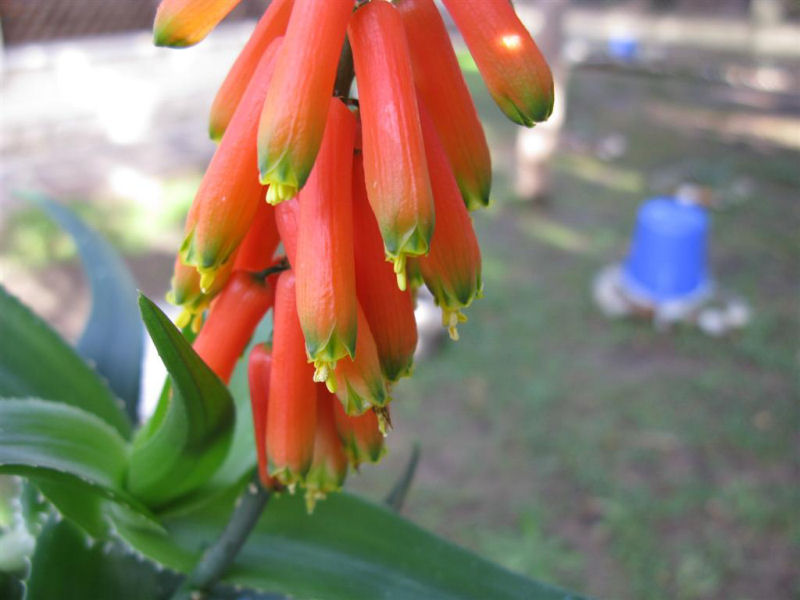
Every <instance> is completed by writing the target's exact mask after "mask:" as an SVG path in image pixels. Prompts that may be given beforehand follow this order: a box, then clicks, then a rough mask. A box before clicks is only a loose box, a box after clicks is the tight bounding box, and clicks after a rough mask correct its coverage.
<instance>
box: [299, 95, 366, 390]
mask: <svg viewBox="0 0 800 600" xmlns="http://www.w3.org/2000/svg"><path fill="white" fill-rule="evenodd" d="M330 105H331V107H330V110H329V112H328V123H327V125H326V126H325V134H324V135H323V138H322V145H321V147H320V151H319V154H318V156H317V161H316V163H315V164H314V168H313V170H312V171H311V176H310V177H309V178H308V183H307V184H306V186H305V187H304V188H303V190H302V191H301V192H300V194H299V196H298V200H299V203H300V223H299V229H298V238H297V251H296V258H295V260H294V262H292V267H293V268H294V272H295V275H296V277H297V313H298V315H299V317H300V325H301V326H302V328H303V334H304V335H305V339H306V351H307V352H308V356H309V359H310V360H312V361H313V362H314V367H315V368H316V374H315V379H316V381H326V380H327V379H328V373H329V371H330V370H332V369H334V368H336V362H337V361H338V360H339V359H340V358H343V357H345V356H349V357H351V358H352V357H353V356H354V354H355V351H356V337H357V327H356V326H357V321H356V281H355V267H354V264H353V211H352V183H351V178H352V170H353V143H354V139H355V132H356V118H355V116H353V113H351V112H350V110H348V108H347V107H346V106H345V105H344V103H343V102H342V101H341V100H339V99H338V98H331V99H330Z"/></svg>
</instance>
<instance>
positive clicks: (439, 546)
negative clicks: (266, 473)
mask: <svg viewBox="0 0 800 600" xmlns="http://www.w3.org/2000/svg"><path fill="white" fill-rule="evenodd" d="M233 498H234V497H233V496H230V495H229V496H228V497H227V498H221V499H220V500H218V501H217V502H214V503H211V504H208V505H206V506H204V507H202V508H201V509H199V510H195V511H192V512H190V513H184V514H180V515H174V516H172V517H167V518H165V519H164V525H165V527H166V528H167V532H166V533H161V534H159V533H156V532H153V531H146V530H138V529H135V528H131V527H127V526H125V525H124V524H122V525H117V529H118V531H119V533H120V535H121V536H122V537H123V538H124V539H125V540H127V541H128V542H129V543H130V544H131V545H132V546H133V547H134V548H135V549H137V550H138V551H140V552H142V553H143V554H145V555H146V556H149V557H151V558H153V559H155V560H158V561H159V562H161V563H162V564H164V565H166V566H168V567H170V568H172V569H175V570H177V571H181V572H187V571H189V570H190V569H191V568H192V567H193V566H194V564H195V562H196V561H197V558H198V555H199V551H200V549H202V548H204V547H205V546H206V545H208V544H209V543H211V542H213V541H214V540H215V539H216V538H217V536H218V535H219V531H220V530H221V528H222V527H223V526H224V525H225V523H226V522H227V520H228V517H229V515H230V512H231V508H232V501H233ZM224 581H226V582H229V583H232V584H237V585H243V586H247V587H251V588H255V589H262V590H271V591H278V592H283V593H286V594H291V595H292V597H294V598H298V599H305V598H309V599H310V598H325V599H326V600H361V599H363V600H371V599H374V598H380V597H386V594H387V593H391V598H393V599H395V600H402V599H406V598H407V599H409V600H412V599H418V598H443V599H444V598H447V599H451V600H452V599H456V598H460V599H464V600H466V599H469V598H476V599H481V600H485V599H486V598H492V599H493V600H503V599H511V598H514V599H520V600H522V599H525V600H551V599H552V600H568V599H570V598H573V599H576V598H578V597H577V596H573V595H570V594H568V593H566V592H564V591H561V590H558V589H556V588H552V587H549V586H546V585H544V584H538V583H535V582H533V581H531V580H529V579H526V578H524V577H521V576H519V575H515V574H513V573H510V572H508V571H505V570H504V569H502V568H500V567H497V566H495V565H493V564H492V563H490V562H488V561H486V560H484V559H481V558H479V557H477V556H475V555H473V554H470V553H469V552H466V551H465V550H462V549H460V548H458V547H456V546H454V545H452V544H450V543H448V542H445V541H443V540H441V539H438V538H436V537H434V536H433V535H431V534H430V533H427V532H425V531H424V530H422V529H420V528H419V527H417V526H416V525H413V524H412V523H410V522H408V521H406V520H404V519H402V518H400V517H398V516H397V515H396V514H394V513H393V512H392V511H391V510H389V509H388V508H384V507H381V506H378V505H375V504H371V503H369V502H366V501H364V500H361V499H359V498H357V497H355V496H352V495H349V494H346V493H340V494H332V495H331V496H330V497H329V498H327V499H326V500H325V501H324V502H320V503H319V504H318V505H317V507H316V509H315V511H314V514H313V515H308V514H307V513H306V510H305V504H304V501H303V499H302V497H300V496H299V495H298V496H290V495H283V496H281V497H278V498H273V499H272V500H271V501H270V503H269V504H268V506H267V510H266V511H265V512H264V513H263V515H262V517H261V519H260V521H259V522H258V525H257V526H256V528H255V529H254V530H253V532H252V533H251V535H250V537H249V539H248V541H247V543H246V544H245V546H244V547H243V548H242V550H241V552H240V553H239V555H238V556H237V558H236V561H235V562H234V564H233V566H232V567H231V569H230V570H229V572H228V574H227V575H226V576H225V578H224Z"/></svg>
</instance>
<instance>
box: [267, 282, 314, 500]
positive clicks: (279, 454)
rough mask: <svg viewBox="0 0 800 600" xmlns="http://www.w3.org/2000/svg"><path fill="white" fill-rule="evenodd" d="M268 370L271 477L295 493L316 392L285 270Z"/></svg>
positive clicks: (308, 450)
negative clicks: (270, 364) (270, 366)
mask: <svg viewBox="0 0 800 600" xmlns="http://www.w3.org/2000/svg"><path fill="white" fill-rule="evenodd" d="M271 371H272V373H271V375H270V384H269V403H268V405H267V462H268V465H269V474H270V475H271V476H272V477H275V478H276V479H278V481H280V482H281V483H282V484H284V485H287V486H289V488H290V490H293V488H294V486H295V485H296V484H297V483H300V482H302V481H303V478H304V477H305V475H306V473H307V472H308V468H309V467H310V466H311V459H312V457H313V452H314V438H315V435H316V429H317V391H316V384H315V383H314V380H313V376H314V369H313V368H312V367H311V365H310V364H308V361H307V360H306V349H305V341H304V340H303V330H302V329H300V321H299V320H298V318H297V301H296V292H295V276H294V273H293V272H292V271H285V272H283V273H281V275H280V277H279V278H278V284H277V289H276V293H275V310H274V321H273V336H272V369H271Z"/></svg>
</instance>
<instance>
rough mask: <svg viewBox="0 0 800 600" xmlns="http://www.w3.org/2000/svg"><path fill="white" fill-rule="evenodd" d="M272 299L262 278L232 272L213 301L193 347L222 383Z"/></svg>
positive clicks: (229, 376)
mask: <svg viewBox="0 0 800 600" xmlns="http://www.w3.org/2000/svg"><path fill="white" fill-rule="evenodd" d="M274 299H275V292H274V290H273V288H272V286H271V285H269V284H268V283H267V282H266V281H264V280H263V279H261V278H260V277H257V276H255V275H253V274H251V273H247V272H245V271H236V272H235V273H234V274H233V275H232V276H231V278H230V280H229V281H228V283H227V285H226V286H225V288H224V289H223V290H222V292H221V293H220V295H219V297H218V298H217V299H216V300H215V301H214V305H213V306H212V307H211V310H210V311H209V313H208V319H206V323H205V325H203V329H201V330H200V333H199V334H198V335H197V338H196V339H195V341H194V344H193V347H194V349H195V351H196V352H197V354H199V355H200V358H202V359H203V360H204V361H205V362H206V364H207V365H208V366H209V367H211V370H212V371H214V372H215V373H216V374H217V375H218V376H219V378H220V379H222V381H224V382H225V383H228V381H229V380H230V378H231V374H232V373H233V368H234V367H235V366H236V361H237V360H239V357H240V356H241V355H242V353H243V352H244V350H245V348H246V347H247V344H248V342H249V341H250V338H251V337H252V335H253V331H254V330H255V328H256V326H257V325H258V322H259V321H260V320H261V318H262V317H263V316H264V314H265V313H266V312H267V310H269V308H270V307H271V306H272V302H273V300H274Z"/></svg>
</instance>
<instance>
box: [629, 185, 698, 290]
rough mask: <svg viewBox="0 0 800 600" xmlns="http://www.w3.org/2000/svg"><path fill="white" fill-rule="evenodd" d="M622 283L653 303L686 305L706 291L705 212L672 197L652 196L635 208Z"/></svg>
mask: <svg viewBox="0 0 800 600" xmlns="http://www.w3.org/2000/svg"><path fill="white" fill-rule="evenodd" d="M622 280H623V285H624V286H625V288H626V289H627V290H628V291H629V292H630V293H631V294H632V295H634V296H637V297H639V298H641V299H643V300H647V301H649V302H653V303H655V304H663V303H666V302H675V301H689V300H691V299H692V298H696V297H698V296H702V295H703V294H705V293H706V292H707V291H708V290H709V288H710V285H711V284H710V281H709V277H708V213H707V212H706V210H705V209H704V208H703V207H701V206H697V205H695V204H685V203H681V202H676V201H675V199H674V198H653V199H651V200H648V201H647V202H645V203H644V204H642V206H641V207H640V208H639V214H638V216H637V218H636V229H635V231H634V233H633V241H632V243H631V251H630V254H629V255H628V258H627V259H626V260H625V264H624V266H623V276H622Z"/></svg>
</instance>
